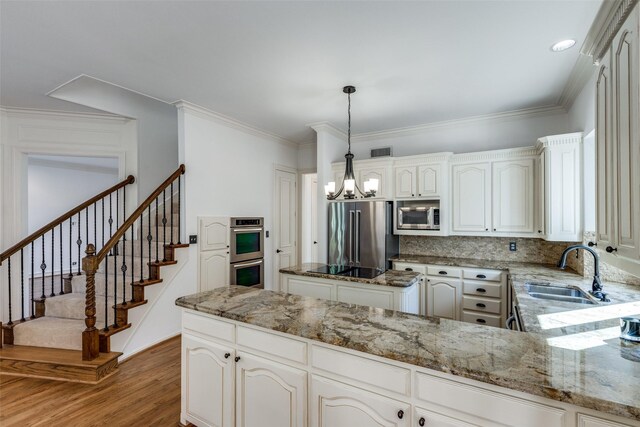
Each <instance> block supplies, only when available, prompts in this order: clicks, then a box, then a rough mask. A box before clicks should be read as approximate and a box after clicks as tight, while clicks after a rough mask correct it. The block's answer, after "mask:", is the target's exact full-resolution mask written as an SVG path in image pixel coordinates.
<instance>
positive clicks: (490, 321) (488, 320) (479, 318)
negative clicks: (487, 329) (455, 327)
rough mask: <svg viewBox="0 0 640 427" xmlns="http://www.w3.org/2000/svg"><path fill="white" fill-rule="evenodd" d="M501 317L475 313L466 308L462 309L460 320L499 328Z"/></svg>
mask: <svg viewBox="0 0 640 427" xmlns="http://www.w3.org/2000/svg"><path fill="white" fill-rule="evenodd" d="M501 320H502V319H501V318H500V316H499V315H496V314H489V313H477V312H473V311H468V310H462V321H463V322H467V323H475V324H477V325H486V326H494V327H496V328H499V327H500V326H502V322H501Z"/></svg>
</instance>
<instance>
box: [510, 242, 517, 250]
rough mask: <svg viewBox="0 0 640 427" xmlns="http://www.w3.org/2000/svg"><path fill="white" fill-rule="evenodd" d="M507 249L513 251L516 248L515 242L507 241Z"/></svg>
mask: <svg viewBox="0 0 640 427" xmlns="http://www.w3.org/2000/svg"><path fill="white" fill-rule="evenodd" d="M509 250H510V251H511V252H515V251H516V250H517V249H516V242H509Z"/></svg>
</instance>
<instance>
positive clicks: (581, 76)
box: [558, 54, 597, 111]
mask: <svg viewBox="0 0 640 427" xmlns="http://www.w3.org/2000/svg"><path fill="white" fill-rule="evenodd" d="M596 70H597V68H596V67H595V65H594V63H593V61H592V59H591V57H590V56H587V55H583V54H580V56H579V57H578V59H577V60H576V63H575V64H574V66H573V69H572V70H571V74H569V78H568V79H567V82H566V83H565V85H564V88H563V89H562V93H561V94H560V96H559V97H558V105H560V106H561V107H562V108H564V109H565V110H566V111H569V109H570V108H571V106H572V105H573V103H574V101H575V100H576V98H577V97H578V95H579V94H580V92H582V89H583V88H584V87H585V86H586V84H587V83H588V82H589V80H590V79H591V77H592V76H593V75H594V74H595V72H596Z"/></svg>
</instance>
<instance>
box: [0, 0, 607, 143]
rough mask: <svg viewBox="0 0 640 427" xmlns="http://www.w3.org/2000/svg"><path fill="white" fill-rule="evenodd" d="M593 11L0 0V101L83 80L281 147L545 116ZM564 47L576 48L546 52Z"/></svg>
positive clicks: (44, 103)
mask: <svg viewBox="0 0 640 427" xmlns="http://www.w3.org/2000/svg"><path fill="white" fill-rule="evenodd" d="M601 2H602V1H601V0H552V1H544V0H501V1H485V0H470V1H458V0H449V1H422V2H415V1H414V2H401V1H393V2H373V1H354V2H341V1H325V2H320V1H291V2H276V1H255V2H250V1H234V2H231V1H215V2H214V1H211V2H203V1H200V2H192V1H154V2H151V1H90V2H76V1H68V2H67V1H43V2H37V1H7V0H3V1H1V2H0V52H1V53H0V104H1V105H4V106H11V107H24V108H45V109H56V110H67V111H85V110H88V109H86V108H83V107H80V106H78V105H76V104H72V103H67V102H64V101H61V100H56V99H53V98H51V97H48V96H46V94H47V93H48V92H49V91H51V90H53V89H54V88H56V87H57V86H59V85H61V84H63V83H65V82H67V81H69V80H71V79H73V78H75V77H77V76H78V75H80V74H87V75H90V76H93V77H96V78H99V79H102V80H105V81H109V82H112V83H115V84H117V85H121V86H124V87H126V88H129V89H132V90H135V91H138V92H141V93H144V94H147V95H150V96H153V97H155V98H158V99H161V100H164V101H167V102H173V101H176V100H180V99H184V100H186V101H190V102H192V103H195V104H198V105H201V106H203V107H205V108H208V109H210V110H213V111H216V112H218V113H220V114H224V115H227V116H230V117H233V118H235V119H238V120H240V121H243V122H245V123H248V124H251V125H253V126H256V127H259V128H261V129H263V130H265V131H268V132H271V133H274V134H277V135H280V136H282V137H284V138H287V139H289V140H292V141H297V142H304V141H307V140H310V139H311V138H312V136H313V133H312V131H310V129H309V128H308V126H307V125H308V124H309V123H314V122H319V121H328V122H331V123H333V124H335V125H336V126H337V127H339V128H343V129H344V128H345V127H346V123H345V122H346V95H344V94H343V93H342V91H341V88H342V86H344V85H346V84H353V85H355V86H356V87H357V92H356V94H355V95H353V99H352V107H353V108H352V110H353V132H354V133H362V132H374V131H379V130H384V129H392V128H399V127H406V126H416V125H421V124H425V123H432V122H437V121H442V120H451V119H456V118H463V117H469V116H476V115H483V114H492V113H498V112H504V111H511V110H517V109H524V108H533V107H541V106H547V105H555V104H557V102H558V98H559V96H560V94H561V92H562V90H563V88H564V86H565V83H566V81H567V79H568V77H569V75H570V73H571V70H572V68H573V66H574V64H575V62H576V59H577V58H578V55H579V46H580V45H581V43H582V41H583V40H584V37H585V35H586V33H587V31H588V29H589V27H590V25H591V23H592V21H593V19H594V17H595V15H596V13H597V11H598V9H599V7H600V4H601ZM565 38H574V39H576V40H577V41H578V43H577V46H576V47H574V48H573V49H570V50H568V51H565V52H561V53H553V52H551V51H550V49H549V48H550V46H551V45H552V44H553V43H554V42H556V41H558V40H562V39H565Z"/></svg>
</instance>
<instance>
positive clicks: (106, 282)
mask: <svg viewBox="0 0 640 427" xmlns="http://www.w3.org/2000/svg"><path fill="white" fill-rule="evenodd" d="M103 236H104V233H103ZM102 246H103V247H104V245H102ZM104 330H105V331H108V330H109V255H107V257H106V258H105V260H104Z"/></svg>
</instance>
